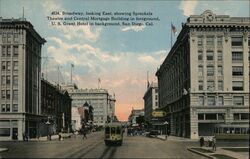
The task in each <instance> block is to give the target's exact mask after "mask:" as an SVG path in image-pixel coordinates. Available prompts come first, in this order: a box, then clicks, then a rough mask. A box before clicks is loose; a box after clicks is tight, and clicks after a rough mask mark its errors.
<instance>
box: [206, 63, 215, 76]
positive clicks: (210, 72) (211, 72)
mask: <svg viewBox="0 0 250 159" xmlns="http://www.w3.org/2000/svg"><path fill="white" fill-rule="evenodd" d="M213 75H214V66H212V65H209V66H207V76H213Z"/></svg>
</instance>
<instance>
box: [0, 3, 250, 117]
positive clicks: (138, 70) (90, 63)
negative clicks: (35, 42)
mask: <svg viewBox="0 0 250 159" xmlns="http://www.w3.org/2000/svg"><path fill="white" fill-rule="evenodd" d="M249 3H250V2H249V0H236V1H233V0H217V1H212V0H209V1H205V0H200V1H198V0H197V1H196V0H190V1H188V0H179V1H174V0H102V1H101V0H92V1H91V0H0V17H3V18H12V17H13V18H20V17H22V15H23V10H24V17H25V18H26V20H27V21H30V22H31V23H32V25H33V26H34V29H35V30H36V31H37V32H38V33H39V34H40V35H41V36H42V37H43V38H45V39H46V41H47V42H46V43H45V45H43V47H42V57H43V58H42V72H43V73H44V76H45V78H46V79H47V80H48V81H51V82H58V81H59V83H68V82H70V74H71V72H70V71H71V64H74V68H73V82H74V83H76V84H77V85H78V87H79V88H83V89H85V88H97V87H98V78H100V81H101V82H100V86H101V88H104V89H107V90H108V91H109V93H110V94H111V95H113V94H115V97H116V112H115V113H116V115H117V117H118V119H119V120H121V121H125V120H127V119H128V115H129V114H130V112H131V109H132V107H133V108H134V109H141V108H143V107H144V101H143V96H144V93H145V91H146V89H147V72H148V73H149V81H150V82H152V81H154V82H156V81H157V78H156V76H155V73H156V71H157V68H159V67H160V65H161V64H162V62H163V60H164V59H165V58H166V56H167V54H168V52H169V50H170V48H171V23H172V24H173V25H174V26H175V27H176V29H177V34H176V35H173V38H172V41H173V42H174V41H175V39H176V36H177V35H178V33H179V32H180V30H181V25H182V23H185V22H186V20H187V18H188V17H189V16H190V15H200V14H202V13H203V12H204V11H205V10H211V11H212V12H213V13H215V14H217V15H230V16H231V17H249V6H250V4H249ZM23 7H24V8H23ZM53 11H59V12H62V11H67V12H73V11H75V12H86V11H87V12H103V11H105V12H112V13H114V12H151V13H152V14H153V16H152V17H159V19H160V20H159V21H155V22H154V25H153V26H145V25H143V26H89V25H88V26H52V25H51V23H50V21H49V20H48V18H47V17H48V16H51V12H53ZM58 68H59V80H58Z"/></svg>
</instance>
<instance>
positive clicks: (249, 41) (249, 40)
mask: <svg viewBox="0 0 250 159" xmlns="http://www.w3.org/2000/svg"><path fill="white" fill-rule="evenodd" d="M248 46H249V47H250V36H249V37H248Z"/></svg>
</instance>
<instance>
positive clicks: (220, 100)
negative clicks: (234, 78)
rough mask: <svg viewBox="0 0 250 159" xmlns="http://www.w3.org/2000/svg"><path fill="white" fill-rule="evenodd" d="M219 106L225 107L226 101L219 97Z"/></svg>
mask: <svg viewBox="0 0 250 159" xmlns="http://www.w3.org/2000/svg"><path fill="white" fill-rule="evenodd" d="M218 105H219V106H222V105H224V99H223V96H219V97H218Z"/></svg>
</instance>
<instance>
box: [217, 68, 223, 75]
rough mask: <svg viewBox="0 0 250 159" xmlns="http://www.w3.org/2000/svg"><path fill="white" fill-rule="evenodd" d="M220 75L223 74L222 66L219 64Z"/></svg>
mask: <svg viewBox="0 0 250 159" xmlns="http://www.w3.org/2000/svg"><path fill="white" fill-rule="evenodd" d="M218 75H219V76H222V75H223V69H222V66H218Z"/></svg>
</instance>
